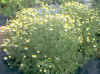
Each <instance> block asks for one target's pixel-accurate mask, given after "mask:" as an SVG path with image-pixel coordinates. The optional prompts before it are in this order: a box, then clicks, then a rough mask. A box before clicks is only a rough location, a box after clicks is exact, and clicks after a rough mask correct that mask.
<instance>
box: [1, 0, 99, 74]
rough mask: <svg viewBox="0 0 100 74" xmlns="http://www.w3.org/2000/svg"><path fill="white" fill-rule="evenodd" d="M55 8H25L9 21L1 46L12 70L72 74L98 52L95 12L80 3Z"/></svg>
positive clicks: (29, 73)
mask: <svg viewBox="0 0 100 74" xmlns="http://www.w3.org/2000/svg"><path fill="white" fill-rule="evenodd" d="M55 10H56V9H54V8H51V7H45V6H43V7H41V8H38V9H35V8H25V9H23V10H21V11H18V12H17V13H16V17H15V18H14V19H12V20H10V21H9V23H8V24H9V25H8V27H9V28H10V30H9V31H10V33H9V35H8V38H7V39H5V40H4V43H3V44H2V45H1V46H2V48H3V51H5V52H6V54H7V56H6V57H4V59H5V60H6V61H7V62H8V65H9V66H10V67H18V68H19V69H20V70H22V71H23V72H24V73H25V74H69V73H74V71H75V70H76V69H77V68H78V67H79V66H81V65H82V64H83V63H84V62H85V61H86V60H87V59H89V58H90V57H91V56H94V55H95V52H96V51H97V47H96V43H95V36H94V28H93V25H94V24H95V23H96V16H97V15H94V14H93V12H94V11H93V10H90V9H88V7H86V6H84V5H81V4H79V3H76V2H73V3H67V4H65V5H64V6H61V9H60V10H59V11H58V12H56V13H55Z"/></svg>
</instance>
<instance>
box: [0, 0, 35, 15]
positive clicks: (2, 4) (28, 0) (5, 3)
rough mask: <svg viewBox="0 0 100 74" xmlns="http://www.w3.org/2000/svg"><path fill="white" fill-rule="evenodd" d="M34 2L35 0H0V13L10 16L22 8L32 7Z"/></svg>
mask: <svg viewBox="0 0 100 74" xmlns="http://www.w3.org/2000/svg"><path fill="white" fill-rule="evenodd" d="M34 3H35V0H1V1H0V13H1V14H3V15H6V16H12V15H15V13H16V11H18V10H21V9H22V8H27V7H32V5H34Z"/></svg>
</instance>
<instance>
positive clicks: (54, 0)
mask: <svg viewBox="0 0 100 74" xmlns="http://www.w3.org/2000/svg"><path fill="white" fill-rule="evenodd" d="M40 1H42V2H44V3H47V4H52V3H57V4H63V3H65V2H71V1H76V0H40Z"/></svg>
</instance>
